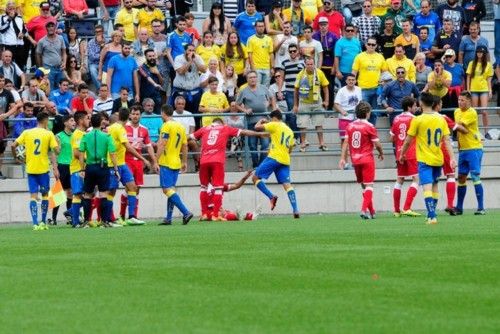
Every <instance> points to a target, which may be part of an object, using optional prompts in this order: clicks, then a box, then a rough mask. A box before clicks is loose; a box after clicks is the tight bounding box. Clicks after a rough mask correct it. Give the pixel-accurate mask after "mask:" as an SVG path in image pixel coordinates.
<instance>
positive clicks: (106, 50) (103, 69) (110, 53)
mask: <svg viewBox="0 0 500 334" xmlns="http://www.w3.org/2000/svg"><path fill="white" fill-rule="evenodd" d="M122 42H123V38H122V33H121V32H119V31H118V30H115V31H113V32H112V33H111V42H110V43H108V44H106V45H105V46H104V47H103V48H102V51H101V55H100V58H99V73H98V74H97V80H98V81H101V82H102V83H106V82H107V81H108V80H107V76H108V65H109V61H110V60H111V58H113V57H114V56H116V55H119V54H120V53H121V52H122Z"/></svg>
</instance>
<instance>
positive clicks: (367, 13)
mask: <svg viewBox="0 0 500 334" xmlns="http://www.w3.org/2000/svg"><path fill="white" fill-rule="evenodd" d="M352 24H353V26H355V27H356V28H357V29H358V34H359V39H360V42H361V43H362V44H363V45H364V44H365V43H366V42H367V41H368V38H370V37H372V36H375V35H376V34H377V33H378V32H379V31H380V26H381V24H382V22H381V21H380V17H378V16H375V15H373V13H372V2H371V1H370V0H365V2H363V14H361V16H358V17H355V18H353V19H352Z"/></svg>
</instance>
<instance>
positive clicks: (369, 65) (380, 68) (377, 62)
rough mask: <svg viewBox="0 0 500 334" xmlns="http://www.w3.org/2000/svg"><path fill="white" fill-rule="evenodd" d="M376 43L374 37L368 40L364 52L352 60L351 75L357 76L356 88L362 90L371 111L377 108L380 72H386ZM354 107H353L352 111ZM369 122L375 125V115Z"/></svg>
mask: <svg viewBox="0 0 500 334" xmlns="http://www.w3.org/2000/svg"><path fill="white" fill-rule="evenodd" d="M376 49H377V41H376V39H375V38H374V37H370V38H368V41H367V42H366V51H365V52H362V53H360V54H359V55H357V56H356V58H354V63H353V65H352V74H354V76H355V77H356V75H357V76H358V86H359V88H361V90H362V96H363V101H365V102H368V103H369V104H370V105H371V107H372V109H376V108H377V88H378V83H379V80H380V75H381V74H382V72H384V71H387V63H386V61H385V59H384V57H383V56H382V55H381V54H380V53H377V52H376V51H375V50H376ZM355 107H356V106H353V110H354V108H355ZM369 122H370V123H372V124H373V125H375V124H376V123H377V114H376V113H375V112H372V113H371V115H370V119H369Z"/></svg>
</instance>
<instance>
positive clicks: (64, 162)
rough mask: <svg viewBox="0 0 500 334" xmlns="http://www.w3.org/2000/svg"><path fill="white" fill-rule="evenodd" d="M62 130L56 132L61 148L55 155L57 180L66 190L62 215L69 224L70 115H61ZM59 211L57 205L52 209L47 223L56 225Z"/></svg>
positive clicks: (70, 197)
mask: <svg viewBox="0 0 500 334" xmlns="http://www.w3.org/2000/svg"><path fill="white" fill-rule="evenodd" d="M63 124H64V130H63V131H61V132H59V133H58V134H56V140H57V143H58V144H59V147H60V148H61V151H60V152H59V155H58V156H57V169H58V170H59V180H60V181H61V185H62V187H63V189H64V191H65V192H66V211H64V217H66V219H67V220H68V223H69V224H71V214H70V211H69V210H70V208H71V204H72V202H73V194H72V193H71V174H70V172H69V164H70V163H71V158H72V155H73V152H72V149H71V143H70V141H71V134H72V133H73V130H74V129H75V120H74V119H73V116H72V115H64V117H63ZM58 212H59V206H56V207H55V208H53V209H52V220H50V219H49V221H48V223H49V225H57V213H58Z"/></svg>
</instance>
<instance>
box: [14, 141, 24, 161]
mask: <svg viewBox="0 0 500 334" xmlns="http://www.w3.org/2000/svg"><path fill="white" fill-rule="evenodd" d="M16 158H17V159H19V160H22V161H24V159H25V158H26V147H24V146H23V145H19V146H17V147H16Z"/></svg>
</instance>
